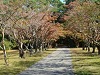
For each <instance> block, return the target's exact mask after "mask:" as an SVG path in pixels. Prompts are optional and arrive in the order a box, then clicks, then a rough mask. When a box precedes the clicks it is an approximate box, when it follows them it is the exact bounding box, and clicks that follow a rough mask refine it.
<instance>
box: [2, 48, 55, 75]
mask: <svg viewBox="0 0 100 75" xmlns="http://www.w3.org/2000/svg"><path fill="white" fill-rule="evenodd" d="M55 50H56V49H48V50H47V51H43V52H39V53H36V54H33V55H32V56H31V57H30V56H29V54H25V56H26V57H25V59H21V58H19V56H18V51H16V50H10V51H7V56H8V62H9V66H5V65H4V60H3V54H2V52H1V51H0V75H16V74H18V73H20V72H21V71H23V70H25V69H26V68H28V67H30V66H31V65H33V64H34V63H36V62H37V61H39V60H41V59H43V58H44V57H46V56H47V55H48V54H51V53H52V52H53V51H55Z"/></svg>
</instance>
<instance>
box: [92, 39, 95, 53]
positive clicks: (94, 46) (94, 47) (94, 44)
mask: <svg viewBox="0 0 100 75" xmlns="http://www.w3.org/2000/svg"><path fill="white" fill-rule="evenodd" d="M92 48H93V51H92V53H95V44H94V41H93V46H92Z"/></svg>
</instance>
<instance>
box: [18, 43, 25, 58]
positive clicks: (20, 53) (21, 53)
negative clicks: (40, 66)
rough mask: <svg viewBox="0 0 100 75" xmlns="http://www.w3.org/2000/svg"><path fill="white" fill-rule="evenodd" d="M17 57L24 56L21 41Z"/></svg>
mask: <svg viewBox="0 0 100 75" xmlns="http://www.w3.org/2000/svg"><path fill="white" fill-rule="evenodd" d="M19 57H21V58H24V50H23V43H22V42H19Z"/></svg>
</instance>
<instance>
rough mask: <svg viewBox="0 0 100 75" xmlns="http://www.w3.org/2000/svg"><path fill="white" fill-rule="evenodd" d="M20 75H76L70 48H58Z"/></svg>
mask: <svg viewBox="0 0 100 75" xmlns="http://www.w3.org/2000/svg"><path fill="white" fill-rule="evenodd" d="M19 75H74V73H73V71H72V62H71V54H70V50H69V49H68V48H58V49H57V50H56V51H54V52H53V53H52V54H50V55H48V56H47V57H45V58H44V59H43V60H41V61H39V62H37V63H36V64H34V65H32V66H31V67H30V68H28V69H26V70H25V71H23V72H22V73H20V74H19Z"/></svg>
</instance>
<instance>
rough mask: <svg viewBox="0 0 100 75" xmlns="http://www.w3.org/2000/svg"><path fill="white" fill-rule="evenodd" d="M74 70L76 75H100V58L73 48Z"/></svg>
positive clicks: (94, 54)
mask: <svg viewBox="0 0 100 75" xmlns="http://www.w3.org/2000/svg"><path fill="white" fill-rule="evenodd" d="M71 51H72V63H73V69H74V72H75V74H76V75H100V56H99V55H98V54H97V52H96V53H92V52H87V51H86V50H82V49H81V48H71Z"/></svg>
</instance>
